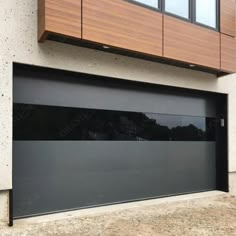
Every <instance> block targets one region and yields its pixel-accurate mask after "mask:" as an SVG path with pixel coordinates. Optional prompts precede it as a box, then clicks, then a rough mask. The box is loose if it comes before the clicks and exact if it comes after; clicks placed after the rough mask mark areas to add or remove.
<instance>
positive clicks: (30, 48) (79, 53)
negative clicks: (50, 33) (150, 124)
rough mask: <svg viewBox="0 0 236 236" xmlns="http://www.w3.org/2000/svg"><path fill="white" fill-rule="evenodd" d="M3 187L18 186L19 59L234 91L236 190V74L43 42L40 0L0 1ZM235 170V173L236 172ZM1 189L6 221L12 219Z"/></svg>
mask: <svg viewBox="0 0 236 236" xmlns="http://www.w3.org/2000/svg"><path fill="white" fill-rule="evenodd" d="M0 6H1V7H0V107H1V110H0V133H1V135H0V190H7V189H10V188H11V187H12V70H13V62H19V63H25V64H33V65H40V66H46V67H52V68H60V69H65V70H71V71H78V72H85V73H90V74H98V75H105V76H112V77H116V78H119V79H128V80H136V81H145V82H150V83H156V84H165V85H171V86H177V87H184V88H192V89H199V90H206V91H214V92H219V93H227V94H228V95H229V171H230V173H232V174H230V189H231V190H232V191H235V192H236V145H235V143H236V92H235V90H236V75H229V76H226V77H222V78H218V79H217V78H216V77H215V76H214V75H211V74H207V73H202V72H196V71H191V70H187V69H182V68H177V67H173V66H167V65H162V64H158V63H154V62H148V61H143V60H139V59H133V58H128V57H124V56H118V55H115V54H109V53H104V52H99V51H95V50H91V49H86V48H80V47H75V46H70V45H64V44H61V43H56V42H46V43H44V44H38V43H37V0H7V1H6V0H0ZM234 172H235V174H234ZM6 193H7V192H6V191H0V221H7V215H8V212H7V194H6Z"/></svg>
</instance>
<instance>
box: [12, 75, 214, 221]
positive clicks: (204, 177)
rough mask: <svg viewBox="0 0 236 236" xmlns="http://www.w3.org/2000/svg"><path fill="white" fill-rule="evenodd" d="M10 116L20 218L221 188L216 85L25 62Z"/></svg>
mask: <svg viewBox="0 0 236 236" xmlns="http://www.w3.org/2000/svg"><path fill="white" fill-rule="evenodd" d="M99 79H100V78H99ZM112 81H113V82H112ZM13 116H14V117H13V118H14V119H13V139H14V142H13V185H14V186H13V195H14V198H13V205H14V212H13V215H14V217H15V218H18V217H25V216H31V215H40V214H45V213H50V212H58V211H65V210H70V209H78V208H84V207H90V206H97V205H103V204H111V203H116V202H126V201H134V200H138V199H147V198H155V197H160V196H167V195H174V194H181V193H189V192H198V191H205V190H213V189H216V146H217V145H216V100H215V96H214V95H212V94H211V95H209V94H205V93H204V94H200V93H199V94H196V93H194V94H193V93H191V92H189V91H187V90H186V91H184V92H183V91H181V92H180V91H177V90H173V89H169V88H166V89H163V88H162V89H160V88H156V87H155V88H154V87H153V88H151V87H150V86H149V87H147V86H140V85H138V84H136V83H135V84H131V83H123V82H122V83H119V82H114V80H108V79H107V78H106V79H104V78H103V79H101V80H98V79H93V76H88V75H81V74H78V75H75V74H74V73H73V75H71V74H70V76H67V73H59V72H58V73H48V74H43V73H38V74H37V75H36V74H35V73H33V72H31V71H29V72H28V74H27V76H24V75H19V74H18V75H17V76H16V77H15V78H14V104H13Z"/></svg>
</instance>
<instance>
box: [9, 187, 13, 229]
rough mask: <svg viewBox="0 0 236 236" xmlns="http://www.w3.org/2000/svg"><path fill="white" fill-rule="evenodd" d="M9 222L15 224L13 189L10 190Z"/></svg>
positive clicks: (10, 224)
mask: <svg viewBox="0 0 236 236" xmlns="http://www.w3.org/2000/svg"><path fill="white" fill-rule="evenodd" d="M8 201H9V222H8V226H9V227H12V226H13V190H12V189H11V190H9V200H8Z"/></svg>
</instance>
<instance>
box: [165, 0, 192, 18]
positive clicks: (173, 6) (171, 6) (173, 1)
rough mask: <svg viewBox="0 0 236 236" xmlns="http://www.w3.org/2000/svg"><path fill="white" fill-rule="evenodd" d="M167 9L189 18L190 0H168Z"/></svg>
mask: <svg viewBox="0 0 236 236" xmlns="http://www.w3.org/2000/svg"><path fill="white" fill-rule="evenodd" d="M165 10H166V11H167V12H170V13H173V14H176V15H178V16H182V17H184V18H189V0H166V1H165Z"/></svg>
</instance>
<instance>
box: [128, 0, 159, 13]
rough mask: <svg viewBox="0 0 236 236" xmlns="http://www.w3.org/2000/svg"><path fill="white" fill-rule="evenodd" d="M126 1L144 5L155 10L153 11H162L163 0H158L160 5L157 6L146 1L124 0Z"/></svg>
mask: <svg viewBox="0 0 236 236" xmlns="http://www.w3.org/2000/svg"><path fill="white" fill-rule="evenodd" d="M124 1H126V2H129V3H132V4H135V5H138V6H141V7H144V8H147V9H150V10H153V11H157V12H162V0H158V7H157V8H156V7H152V6H150V5H148V4H145V3H141V2H137V1H135V0H124Z"/></svg>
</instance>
